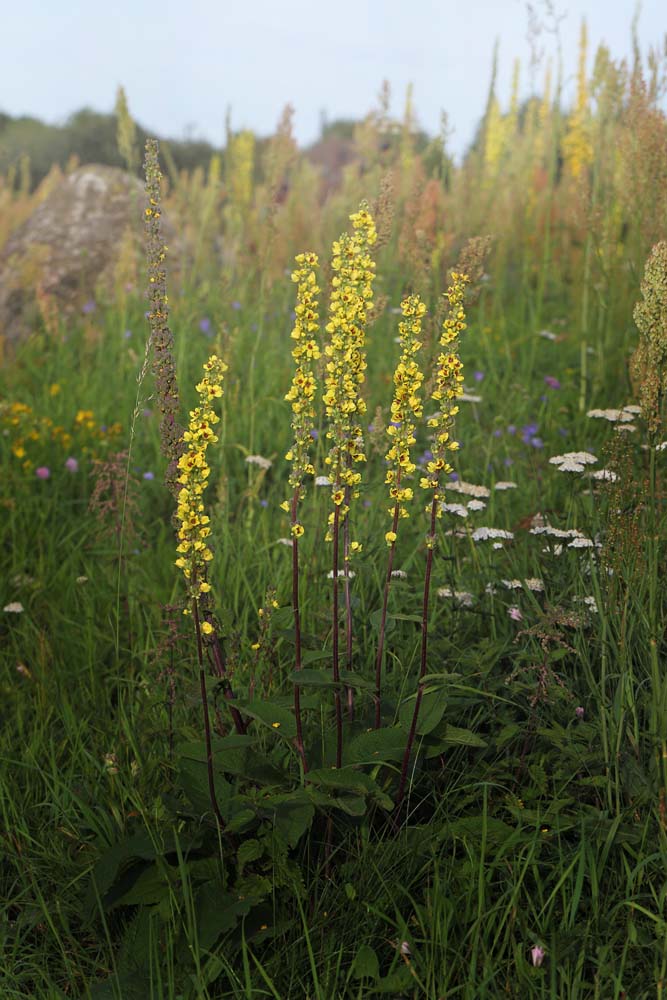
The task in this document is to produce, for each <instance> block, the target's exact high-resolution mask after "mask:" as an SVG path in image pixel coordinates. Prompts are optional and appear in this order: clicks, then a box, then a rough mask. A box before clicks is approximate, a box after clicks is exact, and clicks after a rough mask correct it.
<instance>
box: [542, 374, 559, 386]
mask: <svg viewBox="0 0 667 1000" xmlns="http://www.w3.org/2000/svg"><path fill="white" fill-rule="evenodd" d="M544 382H545V384H546V385H548V386H549V388H550V389H560V382H559V381H558V379H557V378H554V377H553V375H545V376H544Z"/></svg>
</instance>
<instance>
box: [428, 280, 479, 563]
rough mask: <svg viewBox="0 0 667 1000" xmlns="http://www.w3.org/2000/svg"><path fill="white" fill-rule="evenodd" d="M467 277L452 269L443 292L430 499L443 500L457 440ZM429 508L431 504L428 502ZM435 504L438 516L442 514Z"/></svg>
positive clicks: (431, 540) (431, 543)
mask: <svg viewBox="0 0 667 1000" xmlns="http://www.w3.org/2000/svg"><path fill="white" fill-rule="evenodd" d="M469 281H470V278H469V277H468V275H467V274H459V273H458V272H456V271H452V283H451V285H450V286H449V288H448V289H447V291H446V292H445V297H446V298H447V300H448V303H449V308H448V310H447V315H446V317H445V321H444V323H443V327H442V334H441V335H440V347H441V351H440V353H439V354H438V357H437V360H436V370H435V388H434V389H433V392H432V393H431V399H433V400H434V401H435V402H436V403H438V405H439V407H440V409H439V411H438V412H437V413H434V414H433V416H431V417H430V418H429V420H428V426H429V427H430V428H431V430H432V432H433V445H432V449H431V450H432V452H433V458H432V459H431V461H430V462H428V463H427V465H426V472H427V473H428V475H426V476H424V477H422V479H421V481H420V485H421V487H422V488H423V489H425V490H434V494H433V500H434V501H435V502H436V503H438V501H441V500H444V498H445V494H444V488H442V487H441V478H442V476H443V475H448V474H449V473H450V472H452V471H453V470H452V467H451V465H450V464H449V461H448V453H449V452H453V451H457V450H458V447H459V444H458V441H455V440H453V438H452V437H451V436H450V432H451V429H452V425H453V423H454V418H455V416H456V414H457V413H458V412H459V408H458V405H457V404H456V400H457V399H458V398H459V396H462V395H463V364H462V362H461V359H460V358H459V339H458V338H459V334H460V333H462V332H463V331H464V330H465V329H466V322H465V310H464V308H463V297H464V294H465V288H466V285H467V284H468V283H469ZM426 509H427V511H430V509H431V505H430V504H429V505H428V506H427V508H426ZM441 513H442V512H441V510H440V507H439V506H438V508H437V516H438V517H440V516H441ZM427 544H428V546H429V548H432V547H433V546H434V545H435V539H434V538H433V536H432V535H429V536H428V538H427Z"/></svg>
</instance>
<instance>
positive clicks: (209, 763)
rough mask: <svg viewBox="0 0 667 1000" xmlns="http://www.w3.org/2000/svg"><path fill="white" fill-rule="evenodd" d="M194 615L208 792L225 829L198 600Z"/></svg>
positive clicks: (215, 812) (194, 607)
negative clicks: (217, 784)
mask: <svg viewBox="0 0 667 1000" xmlns="http://www.w3.org/2000/svg"><path fill="white" fill-rule="evenodd" d="M192 615H193V618H194V623H195V634H196V636H197V661H198V663H199V688H200V692H201V703H202V709H203V712H204V740H205V742H206V771H207V774H208V794H209V796H210V799H211V808H212V809H213V813H214V815H215V818H216V819H217V821H218V823H219V824H220V828H221V829H223V830H224V828H225V821H224V820H223V818H222V815H221V813H220V806H219V805H218V800H217V798H216V794H215V781H214V778H213V747H212V745H211V720H210V719H209V714H208V698H207V695H206V670H205V668H204V649H203V644H202V638H201V625H200V622H199V608H198V606H197V602H196V601H193V602H192Z"/></svg>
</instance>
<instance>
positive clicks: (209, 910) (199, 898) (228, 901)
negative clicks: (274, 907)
mask: <svg viewBox="0 0 667 1000" xmlns="http://www.w3.org/2000/svg"><path fill="white" fill-rule="evenodd" d="M253 903H254V900H253V899H247V898H245V899H239V897H238V896H236V895H232V893H229V892H224V891H223V889H222V886H221V885H220V883H219V882H207V883H206V885H204V886H202V887H201V888H200V889H198V890H197V891H196V892H195V894H194V911H195V917H196V920H197V936H198V941H199V947H200V948H201V949H202V950H204V951H208V950H209V949H210V948H212V947H213V945H214V944H215V942H216V941H217V940H218V938H219V937H220V935H221V934H224V933H227V932H229V931H232V930H234V928H235V927H236V925H237V923H238V922H239V920H240V919H241V918H242V917H245V916H246V915H247V914H248V913H250V910H251V909H252V907H253Z"/></svg>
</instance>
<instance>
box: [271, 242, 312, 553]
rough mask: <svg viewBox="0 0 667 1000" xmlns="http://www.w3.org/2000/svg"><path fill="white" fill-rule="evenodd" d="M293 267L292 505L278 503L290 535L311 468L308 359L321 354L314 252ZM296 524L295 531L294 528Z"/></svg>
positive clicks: (295, 533) (297, 533) (288, 397)
mask: <svg viewBox="0 0 667 1000" xmlns="http://www.w3.org/2000/svg"><path fill="white" fill-rule="evenodd" d="M295 259H296V264H297V267H296V270H295V271H294V272H293V273H292V281H293V282H294V283H295V284H296V285H297V293H296V307H295V310H294V313H295V320H294V329H293V330H292V333H291V337H292V340H294V341H295V344H294V347H293V349H292V357H293V358H294V361H295V364H296V371H295V373H294V378H293V379H292V385H291V388H290V390H289V392H288V393H287V395H286V396H285V399H286V400H288V402H290V403H291V404H292V430H293V432H294V443H293V444H292V447H291V448H290V450H289V451H288V452H287V455H286V456H285V457H286V459H287V461H288V462H291V463H292V471H291V473H290V477H289V483H290V486H292V487H293V489H294V494H293V499H292V505H291V507H290V502H289V501H288V500H285V501H284V502H283V503H282V504H281V505H280V506H281V508H282V509H283V510H285V511H288V512H289V511H290V510H291V517H292V536H293V537H294V538H299V537H300V536H301V535H303V532H304V529H303V526H302V525H300V524H297V520H296V505H297V503H298V501H299V500H300V499H301V498H302V497H303V495H304V490H303V480H304V477H305V476H312V475H313V474H314V472H315V469H314V467H313V464H312V462H311V461H310V457H309V452H310V446H311V444H312V434H311V431H312V429H313V422H314V420H315V405H314V399H315V390H316V386H317V383H316V380H315V375H314V374H313V371H312V370H311V368H310V362H311V361H317V360H318V358H319V357H320V356H321V354H320V349H319V346H318V344H317V341H316V340H315V339H314V337H313V334H316V333H318V332H319V328H320V324H319V315H318V311H317V309H318V306H317V296H318V293H319V291H320V290H319V288H318V286H317V282H316V279H315V268H316V267H317V266H318V263H319V262H318V258H317V254H314V253H300V254H299V255H298V256H297V257H296V258H295ZM297 527H298V529H299V530H298V531H297V530H296V529H297Z"/></svg>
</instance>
